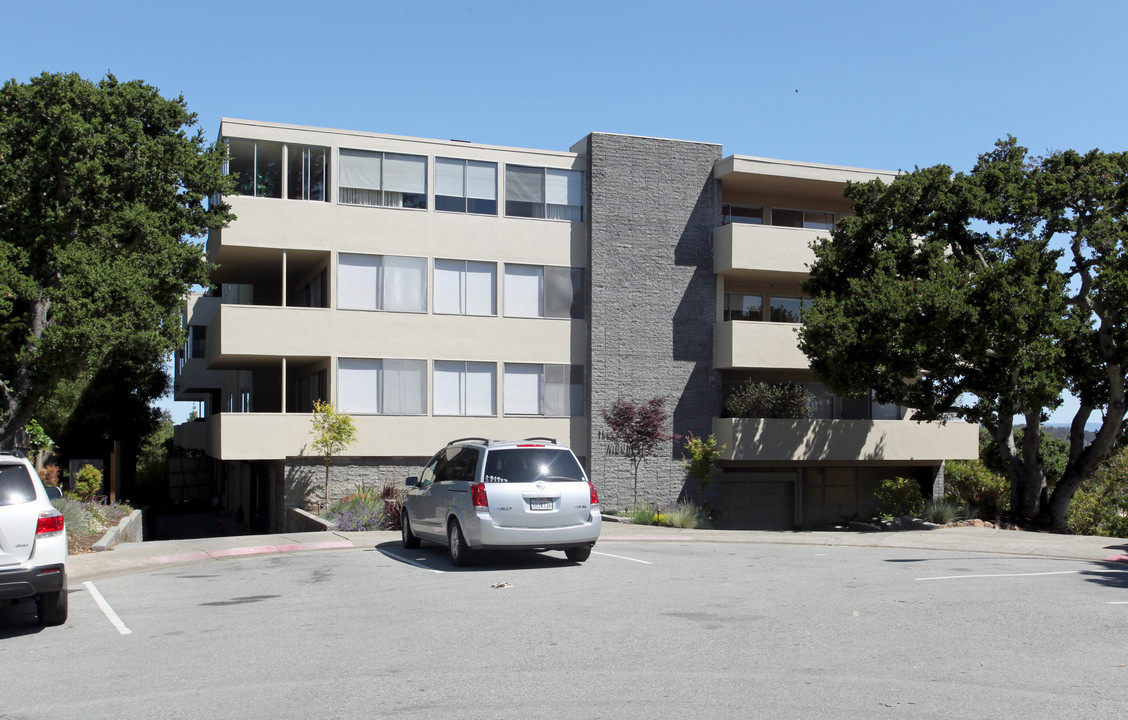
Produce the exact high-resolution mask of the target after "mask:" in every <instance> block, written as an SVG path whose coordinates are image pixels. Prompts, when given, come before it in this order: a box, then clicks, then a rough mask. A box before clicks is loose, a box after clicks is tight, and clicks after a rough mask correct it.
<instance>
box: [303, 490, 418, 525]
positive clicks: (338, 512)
mask: <svg viewBox="0 0 1128 720" xmlns="http://www.w3.org/2000/svg"><path fill="white" fill-rule="evenodd" d="M402 506H403V491H402V489H401V488H400V487H399V486H397V485H395V484H392V483H388V484H387V485H385V486H384V487H383V488H381V489H380V490H379V491H377V490H376V488H374V487H370V486H369V485H367V484H365V483H363V482H362V483H360V484H359V485H358V486H357V487H356V490H354V491H353V492H352V494H350V495H346V496H345V497H343V498H341V499H340V500H337V501H336V502H334V503H333V504H332V505H330V506H329V509H328V510H326V511H325V513H323V514H322V517H324V518H325V519H326V520H329V521H331V522H335V523H337V527H338V528H340V529H341V530H346V531H350V532H355V531H362V530H399V529H400V508H401V507H402Z"/></svg>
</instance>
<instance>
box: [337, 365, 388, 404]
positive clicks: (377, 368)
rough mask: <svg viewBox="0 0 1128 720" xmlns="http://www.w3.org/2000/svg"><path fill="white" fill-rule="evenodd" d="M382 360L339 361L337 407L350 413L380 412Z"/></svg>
mask: <svg viewBox="0 0 1128 720" xmlns="http://www.w3.org/2000/svg"><path fill="white" fill-rule="evenodd" d="M381 370H382V364H381V361H380V360H368V359H363V358H340V359H339V360H338V361H337V406H338V407H339V408H340V409H341V410H342V411H344V412H348V413H378V412H380V385H381V382H380V374H381Z"/></svg>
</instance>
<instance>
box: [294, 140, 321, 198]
mask: <svg viewBox="0 0 1128 720" xmlns="http://www.w3.org/2000/svg"><path fill="white" fill-rule="evenodd" d="M286 197H287V198H290V199H291V200H328V199H329V149H328V148H323V147H315V146H310V145H288V146H287V157H286Z"/></svg>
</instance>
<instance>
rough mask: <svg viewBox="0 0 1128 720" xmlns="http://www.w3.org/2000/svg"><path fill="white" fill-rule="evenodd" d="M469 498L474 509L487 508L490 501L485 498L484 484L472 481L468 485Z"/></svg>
mask: <svg viewBox="0 0 1128 720" xmlns="http://www.w3.org/2000/svg"><path fill="white" fill-rule="evenodd" d="M470 500H471V501H473V503H474V509H475V510H489V509H490V502H489V500H487V499H486V484H485V483H480V482H479V483H474V484H473V485H471V486H470Z"/></svg>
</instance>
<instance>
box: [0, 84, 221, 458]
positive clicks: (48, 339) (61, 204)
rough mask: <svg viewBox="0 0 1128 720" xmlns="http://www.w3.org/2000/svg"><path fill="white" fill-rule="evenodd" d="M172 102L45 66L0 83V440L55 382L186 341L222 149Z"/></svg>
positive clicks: (216, 222) (180, 103)
mask: <svg viewBox="0 0 1128 720" xmlns="http://www.w3.org/2000/svg"><path fill="white" fill-rule="evenodd" d="M195 124H196V116H195V115H194V114H193V113H191V112H189V111H188V108H187V105H186V104H185V101H184V98H183V97H177V98H175V99H166V98H164V97H162V96H161V95H160V93H159V92H158V90H157V89H156V88H154V87H152V86H149V85H146V84H145V83H144V82H142V81H139V80H134V81H129V82H120V81H119V80H118V79H117V78H115V77H114V76H113V75H107V76H106V77H105V78H104V79H102V80H101V81H99V82H97V83H94V82H90V81H88V80H84V79H83V78H81V77H79V76H78V75H75V74H50V73H43V74H42V75H39V76H38V77H35V78H32V79H31V80H30V81H29V82H27V83H20V82H17V81H15V80H10V81H8V82H6V83H5V84H4V85H3V87H2V88H0V442H3V441H7V440H9V439H10V438H11V437H12V436H13V434H14V433H15V432H16V431H17V429H18V428H20V427H22V426H23V425H24V424H25V423H26V422H27V421H28V419H29V418H30V417H31V416H32V415H33V414H34V412H35V409H36V406H37V404H38V403H39V402H40V401H41V400H42V399H43V398H44V397H46V396H48V395H50V394H51V393H52V392H53V391H54V390H55V389H56V388H57V387H58V385H59V383H60V382H62V381H65V380H68V379H69V380H74V379H76V378H82V377H83V376H85V377H91V376H93V375H95V374H96V373H98V372H99V371H100V369H101V368H102V367H103V366H104V365H105V363H108V362H111V360H110V358H112V357H113V356H114V353H113V352H112V349H114V348H118V347H128V348H129V352H130V354H132V355H133V356H137V355H139V354H140V355H144V356H147V357H149V358H157V359H159V358H163V357H165V356H166V355H167V354H168V352H170V351H171V350H172V349H173V348H175V347H176V346H177V345H179V344H180V343H181V342H183V336H182V332H183V331H182V329H181V323H180V310H181V305H182V302H183V298H184V295H185V293H186V292H187V290H188V289H189V288H190V287H191V286H193V285H196V284H206V283H207V263H206V261H205V258H204V254H203V249H202V248H201V246H200V243H199V242H198V241H197V240H195V238H199V237H201V236H203V235H204V234H205V233H206V232H207V230H208V228H209V227H222V226H224V225H226V224H227V223H228V222H230V220H231V219H232V218H233V216H232V215H231V213H230V212H229V208H228V206H227V205H226V204H224V203H222V202H209V198H213V197H215V196H216V195H217V194H218V193H223V192H228V191H229V190H230V188H231V182H232V181H231V179H230V178H229V177H228V176H226V175H225V174H224V172H223V164H224V162H225V160H226V155H227V154H226V149H225V148H224V147H223V146H222V145H216V144H208V143H206V142H205V140H204V136H203V133H202V131H199V130H196V131H194V132H191V133H190V132H189V131H190V129H191V128H192V126H194V125H195Z"/></svg>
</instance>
